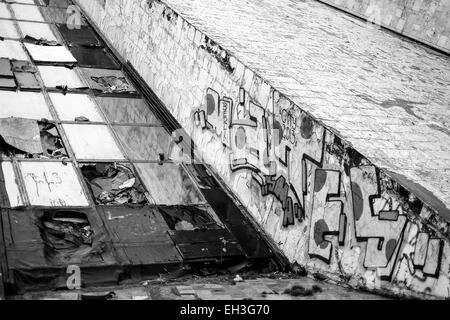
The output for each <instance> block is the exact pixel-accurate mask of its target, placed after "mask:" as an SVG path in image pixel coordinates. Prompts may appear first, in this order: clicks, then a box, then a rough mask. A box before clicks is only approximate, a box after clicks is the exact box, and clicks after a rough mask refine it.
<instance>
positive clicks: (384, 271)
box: [194, 89, 444, 281]
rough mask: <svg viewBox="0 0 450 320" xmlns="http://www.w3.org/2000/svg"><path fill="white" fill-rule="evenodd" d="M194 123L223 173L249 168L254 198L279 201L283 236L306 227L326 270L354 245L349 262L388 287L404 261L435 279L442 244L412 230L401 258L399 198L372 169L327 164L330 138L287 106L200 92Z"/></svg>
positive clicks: (403, 221) (420, 275) (277, 100)
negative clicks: (216, 148)
mask: <svg viewBox="0 0 450 320" xmlns="http://www.w3.org/2000/svg"><path fill="white" fill-rule="evenodd" d="M269 105H270V104H269ZM194 121H195V124H196V126H197V127H199V128H201V129H202V130H208V131H210V132H212V133H213V134H214V135H216V136H217V137H218V138H219V139H220V141H221V143H222V145H223V147H225V148H227V150H228V154H229V168H230V172H232V173H233V172H238V171H240V170H249V171H250V172H251V177H252V179H253V181H255V182H256V183H257V185H258V186H259V190H260V193H261V196H263V197H268V196H273V197H274V198H275V199H277V201H279V203H280V204H281V207H282V212H283V214H282V216H280V220H281V221H280V222H281V223H280V224H281V225H282V227H283V232H284V231H286V232H289V230H290V229H287V228H288V227H289V226H295V224H296V221H298V222H299V223H302V222H304V221H307V222H308V228H305V229H303V230H304V232H305V234H306V236H307V237H308V242H307V243H308V245H307V250H308V255H309V257H311V259H318V260H321V261H323V262H325V263H326V264H331V263H332V259H342V257H341V258H339V256H338V255H335V254H333V252H334V251H336V252H337V249H338V248H339V247H346V246H347V247H348V246H350V247H353V246H357V247H359V246H361V247H362V248H363V249H362V250H361V254H362V256H361V259H360V260H358V261H360V262H358V261H355V263H358V264H359V263H361V267H362V268H364V269H367V270H374V271H376V276H377V277H378V278H379V279H380V280H384V281H392V278H393V275H394V273H395V272H394V270H398V269H399V268H400V265H401V264H402V261H404V259H405V258H407V261H408V263H407V266H408V270H410V272H411V274H412V275H414V277H415V278H417V279H419V280H420V279H422V281H423V279H426V278H427V277H434V278H437V277H438V276H439V273H440V266H441V263H442V261H441V260H442V256H443V247H444V245H443V240H442V239H438V238H433V237H431V236H430V235H429V233H426V232H420V233H418V235H417V237H416V236H414V242H413V244H414V245H415V247H414V248H413V249H414V250H413V251H411V252H405V251H404V246H405V244H404V243H403V242H404V237H405V234H406V232H407V231H406V230H407V223H408V219H407V216H406V214H405V213H404V209H403V207H402V200H400V198H399V197H398V196H393V194H392V193H389V192H387V191H386V190H384V187H383V190H382V186H381V180H380V173H379V172H378V170H377V169H376V167H374V166H372V165H369V164H366V165H361V164H359V165H358V166H354V167H351V168H350V169H348V168H349V167H350V166H348V167H347V168H345V165H343V164H342V162H339V164H338V165H335V164H333V165H330V163H329V161H330V160H329V159H328V156H329V155H331V154H328V151H326V150H328V148H327V149H326V146H327V145H329V144H330V143H333V142H332V141H334V140H332V134H331V133H330V132H328V131H326V129H325V128H324V127H323V126H320V125H318V124H317V123H316V122H315V121H314V120H313V119H312V118H311V117H310V116H309V115H308V114H306V113H305V112H303V111H302V110H301V109H300V108H299V107H297V106H296V105H294V104H293V103H291V102H289V101H288V100H286V99H284V98H281V97H279V96H278V94H276V93H273V96H272V105H271V108H267V109H265V108H263V107H262V106H261V105H260V104H258V103H257V102H256V101H254V100H252V99H251V98H250V97H249V95H248V93H247V92H246V91H245V90H243V89H240V90H239V97H237V99H236V100H233V99H231V98H228V97H221V96H220V94H219V93H218V92H217V91H215V90H213V89H208V91H207V95H206V103H205V104H204V105H203V106H201V107H200V108H199V109H197V110H196V111H195V113H194ZM325 155H327V158H326V159H327V160H326V163H325ZM333 156H334V155H333ZM344 173H345V174H344ZM343 179H344V180H343ZM347 184H348V186H349V188H347V189H345V188H344V187H345V186H346V185H347ZM344 208H346V209H345V210H352V211H351V212H348V214H347V213H346V212H344ZM350 213H352V214H350ZM347 217H353V219H352V220H351V221H347ZM293 230H297V232H298V229H293ZM348 230H353V232H352V233H351V234H350V236H347V234H346V232H347V231H348ZM408 230H409V229H408ZM411 236H412V235H409V237H411ZM347 238H348V239H347ZM358 256H359V255H358ZM352 259H359V258H358V257H354V258H352ZM338 262H339V261H338ZM417 271H420V272H417Z"/></svg>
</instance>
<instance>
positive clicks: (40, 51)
mask: <svg viewBox="0 0 450 320" xmlns="http://www.w3.org/2000/svg"><path fill="white" fill-rule="evenodd" d="M25 47H26V48H27V50H28V52H29V53H30V56H31V58H33V60H34V61H35V62H51V63H76V62H77V60H76V59H75V58H74V56H73V55H72V54H71V53H70V51H69V50H67V48H66V47H64V46H40V45H35V44H31V43H25Z"/></svg>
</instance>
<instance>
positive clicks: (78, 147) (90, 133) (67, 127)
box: [63, 124, 125, 160]
mask: <svg viewBox="0 0 450 320" xmlns="http://www.w3.org/2000/svg"><path fill="white" fill-rule="evenodd" d="M63 128H64V131H65V132H66V135H67V138H68V139H69V142H70V145H71V146H72V149H73V150H74V152H75V157H76V158H77V159H80V160H121V159H125V157H124V155H123V154H122V152H121V151H120V149H119V146H118V145H117V144H116V142H115V140H114V138H113V136H112V134H111V132H110V131H109V128H108V127H107V126H106V125H91V124H64V125H63Z"/></svg>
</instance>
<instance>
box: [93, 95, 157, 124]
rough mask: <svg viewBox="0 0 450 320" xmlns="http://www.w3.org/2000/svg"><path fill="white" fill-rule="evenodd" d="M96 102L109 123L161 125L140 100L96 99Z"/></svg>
mask: <svg viewBox="0 0 450 320" xmlns="http://www.w3.org/2000/svg"><path fill="white" fill-rule="evenodd" d="M96 100H97V102H98V103H99V105H100V107H101V108H102V109H103V112H104V113H105V114H106V116H107V118H108V119H109V121H110V122H113V123H114V122H116V123H142V124H154V125H160V124H161V122H160V121H159V120H158V119H157V118H156V116H155V115H154V114H153V112H152V111H151V110H150V108H149V106H148V105H147V104H146V103H145V101H144V100H142V99H133V98H117V97H97V98H96Z"/></svg>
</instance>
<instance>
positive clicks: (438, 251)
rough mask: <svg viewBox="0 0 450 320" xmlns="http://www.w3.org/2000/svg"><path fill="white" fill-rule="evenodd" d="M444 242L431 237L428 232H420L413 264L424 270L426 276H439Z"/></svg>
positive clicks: (416, 267)
mask: <svg viewBox="0 0 450 320" xmlns="http://www.w3.org/2000/svg"><path fill="white" fill-rule="evenodd" d="M442 250H443V242H442V240H441V239H430V236H429V235H428V233H425V232H420V233H419V234H418V235H417V242H416V246H415V250H414V259H413V265H414V268H415V269H418V270H422V272H423V274H424V275H426V276H430V277H434V278H437V277H438V276H439V269H440V265H441V257H442Z"/></svg>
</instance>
